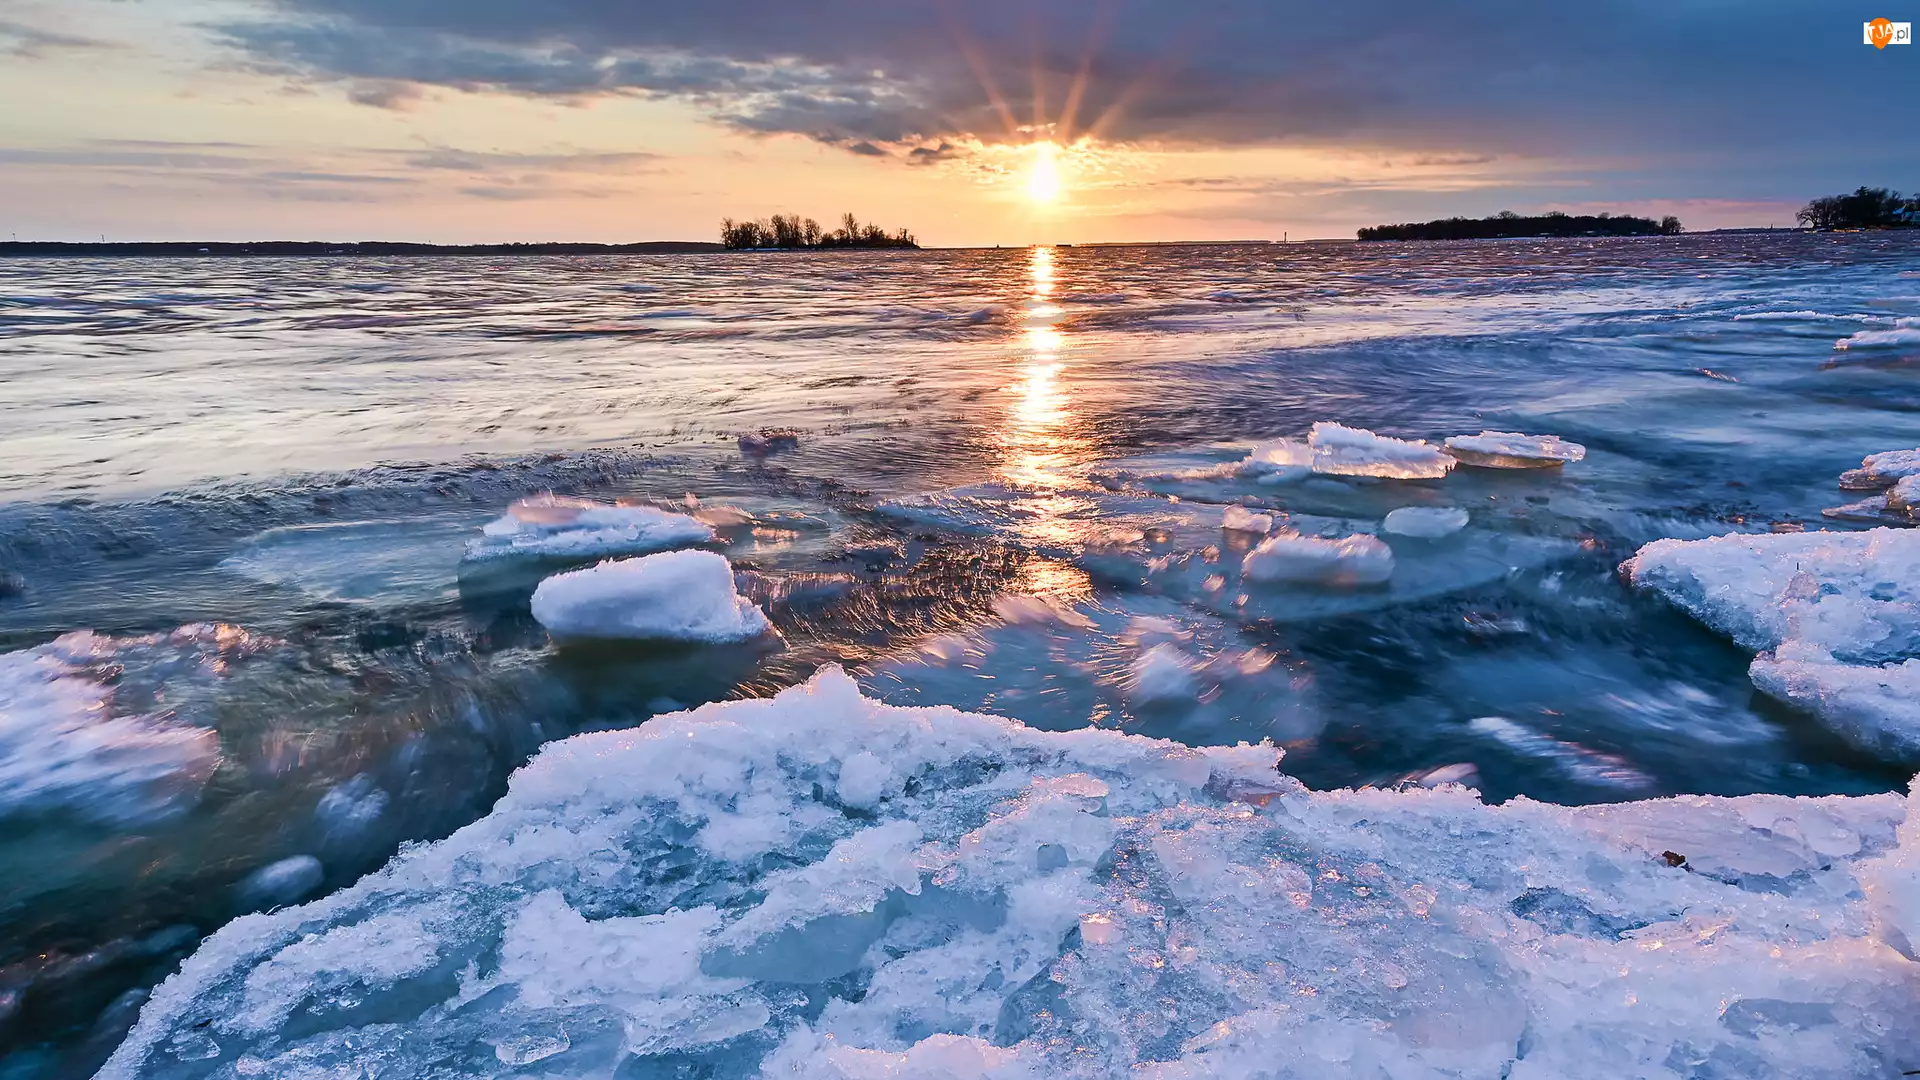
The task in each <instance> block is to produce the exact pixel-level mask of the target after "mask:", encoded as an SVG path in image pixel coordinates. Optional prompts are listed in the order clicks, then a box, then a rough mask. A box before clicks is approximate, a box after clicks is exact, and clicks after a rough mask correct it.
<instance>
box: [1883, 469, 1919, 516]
mask: <svg viewBox="0 0 1920 1080" xmlns="http://www.w3.org/2000/svg"><path fill="white" fill-rule="evenodd" d="M1887 509H1889V510H1892V511H1895V512H1896V513H1901V514H1905V515H1907V517H1909V518H1911V519H1912V520H1914V521H1915V522H1920V472H1916V473H1912V474H1910V475H1907V476H1903V477H1901V478H1900V479H1899V481H1898V482H1896V483H1895V484H1894V485H1893V487H1892V488H1891V489H1889V490H1888V491H1887Z"/></svg>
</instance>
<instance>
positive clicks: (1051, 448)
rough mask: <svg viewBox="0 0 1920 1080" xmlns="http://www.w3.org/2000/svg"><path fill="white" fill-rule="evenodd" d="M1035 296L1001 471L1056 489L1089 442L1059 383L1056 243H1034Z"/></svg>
mask: <svg viewBox="0 0 1920 1080" xmlns="http://www.w3.org/2000/svg"><path fill="white" fill-rule="evenodd" d="M1028 275H1029V278H1030V280H1031V285H1032V302H1031V303H1030V304H1029V305H1028V308H1027V326H1026V332H1025V334H1024V336H1023V338H1022V345H1023V349H1022V355H1021V357H1020V368H1019V378H1018V379H1017V380H1016V381H1015V382H1014V384H1013V385H1012V386H1011V387H1010V388H1009V389H1010V391H1011V392H1012V394H1013V408H1012V411H1011V413H1010V415H1009V416H1008V417H1007V423H1006V426H1005V428H1004V430H1003V432H1002V434H1001V441H1002V443H1003V445H1004V447H1005V454H1006V456H1005V459H1004V461H1003V464H1002V467H1001V471H1002V473H1004V474H1005V476H1006V477H1007V479H1009V480H1011V481H1013V482H1014V483H1016V484H1019V485H1021V486H1023V487H1032V488H1041V489H1045V490H1048V491H1058V490H1059V489H1061V488H1063V487H1066V486H1068V484H1069V483H1070V482H1071V477H1070V476H1069V475H1068V471H1069V470H1070V469H1071V468H1072V467H1073V466H1074V465H1076V464H1078V462H1079V461H1080V460H1081V459H1082V458H1083V457H1084V451H1085V448H1086V445H1085V440H1084V439H1082V438H1081V437H1080V435H1079V433H1078V431H1077V425H1076V424H1075V423H1074V419H1075V418H1074V416H1073V412H1072V408H1071V406H1070V405H1069V403H1068V396H1067V394H1066V393H1065V392H1064V390H1063V388H1062V385H1061V377H1062V374H1063V372H1064V371H1065V369H1066V359H1065V358H1066V352H1067V343H1066V337H1065V335H1064V334H1062V333H1061V332H1060V329H1059V327H1057V326H1055V325H1053V321H1054V320H1055V319H1057V318H1058V317H1059V315H1060V309H1059V308H1058V307H1056V306H1054V305H1053V304H1051V303H1049V302H1047V299H1046V298H1047V296H1048V295H1049V294H1051V293H1052V291H1053V286H1054V262H1053V249H1052V248H1034V249H1033V257H1032V260H1031V262H1030V263H1029V266H1028Z"/></svg>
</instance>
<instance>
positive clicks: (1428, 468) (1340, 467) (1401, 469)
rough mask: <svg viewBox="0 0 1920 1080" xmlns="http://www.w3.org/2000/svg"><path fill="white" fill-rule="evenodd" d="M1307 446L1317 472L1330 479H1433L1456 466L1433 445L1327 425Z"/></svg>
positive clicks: (1314, 433) (1319, 425) (1318, 426)
mask: <svg viewBox="0 0 1920 1080" xmlns="http://www.w3.org/2000/svg"><path fill="white" fill-rule="evenodd" d="M1307 445H1308V446H1310V447H1312V448H1313V471H1314V472H1317V473H1323V474H1326V475H1329V476H1377V477H1386V478H1389V479H1398V480H1418V479H1433V478H1436V477H1441V476H1445V475H1447V472H1448V470H1450V469H1452V468H1453V463H1454V459H1453V458H1452V457H1449V456H1448V455H1447V454H1446V453H1445V452H1443V451H1442V450H1441V449H1440V448H1439V447H1437V446H1434V445H1433V444H1431V443H1427V442H1420V441H1409V440H1406V439H1394V438H1389V437H1387V436H1385V435H1376V434H1374V433H1373V432H1371V431H1368V430H1366V429H1365V428H1350V427H1347V426H1346V425H1344V424H1335V423H1329V422H1327V421H1321V422H1320V423H1317V424H1315V425H1313V431H1312V433H1311V434H1310V435H1309V436H1308V437H1307Z"/></svg>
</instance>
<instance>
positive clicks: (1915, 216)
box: [1795, 187, 1920, 229]
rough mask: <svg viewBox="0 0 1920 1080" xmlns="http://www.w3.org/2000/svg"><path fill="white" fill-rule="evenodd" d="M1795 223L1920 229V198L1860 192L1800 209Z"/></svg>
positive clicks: (1888, 192) (1870, 190) (1872, 190)
mask: <svg viewBox="0 0 1920 1080" xmlns="http://www.w3.org/2000/svg"><path fill="white" fill-rule="evenodd" d="M1795 220H1797V221H1799V222H1800V224H1802V225H1804V226H1806V227H1807V228H1809V229H1912V228H1920V195H1913V196H1906V195H1902V194H1900V193H1899V192H1897V191H1894V190H1892V189H1890V188H1870V187H1863V188H1856V189H1854V191H1853V192H1852V193H1851V194H1847V195H1826V196H1822V197H1821V198H1818V199H1815V200H1813V201H1812V202H1810V203H1808V204H1807V205H1805V206H1803V207H1801V208H1800V213H1798V214H1796V215H1795Z"/></svg>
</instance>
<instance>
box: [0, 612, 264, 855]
mask: <svg viewBox="0 0 1920 1080" xmlns="http://www.w3.org/2000/svg"><path fill="white" fill-rule="evenodd" d="M222 630H233V628H220V627H211V626H207V627H202V626H191V627H183V628H182V629H181V630H180V631H178V632H176V633H174V634H155V635H150V636H146V637H138V638H117V639H116V638H111V637H107V636H105V635H101V634H93V633H88V632H84V631H83V632H79V633H72V634H67V635H64V636H62V637H60V638H56V639H55V640H53V641H52V642H49V643H47V644H45V645H41V646H38V647H36V648H31V649H22V650H19V651H16V652H9V653H0V815H7V814H19V813H56V814H66V815H72V816H75V817H79V818H82V819H86V820H90V821H93V822H96V823H101V824H108V825H130V824H139V823H145V822H150V821H154V820H157V819H162V818H166V817H170V816H173V815H175V814H178V813H179V812H181V811H183V810H185V809H186V808H188V807H190V806H191V805H193V803H194V802H195V801H197V800H198V798H199V796H200V791H201V788H202V787H203V786H204V785H205V784H206V782H207V780H208V778H209V777H210V776H211V775H212V774H213V771H214V768H215V767H216V766H217V765H218V764H219V762H220V739H219V736H218V735H216V734H215V733H214V732H213V731H212V730H211V729H209V728H205V727H200V726H198V725H195V724H192V723H189V722H183V721H181V720H180V719H178V718H176V717H175V716H173V715H171V714H170V713H169V712H168V711H167V710H165V709H164V708H160V707H157V708H153V709H149V710H145V711H142V707H143V706H145V705H147V704H149V703H147V702H141V703H140V705H138V706H134V707H132V708H130V707H129V704H130V703H125V702H117V701H116V700H115V698H116V689H117V688H116V686H115V685H114V680H115V679H116V678H117V677H118V676H119V675H120V674H121V671H122V670H123V669H124V668H125V667H126V666H129V665H132V666H136V667H139V668H142V669H148V670H150V669H151V668H153V667H154V666H156V665H184V666H191V667H199V666H201V665H203V664H219V663H222V662H225V661H226V660H230V659H232V658H233V655H234V654H236V653H239V652H242V651H244V649H245V648H246V643H247V639H246V635H244V634H241V633H240V632H239V631H237V630H233V632H232V633H230V634H227V635H225V636H224V638H223V636H222V634H221V631H222Z"/></svg>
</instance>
